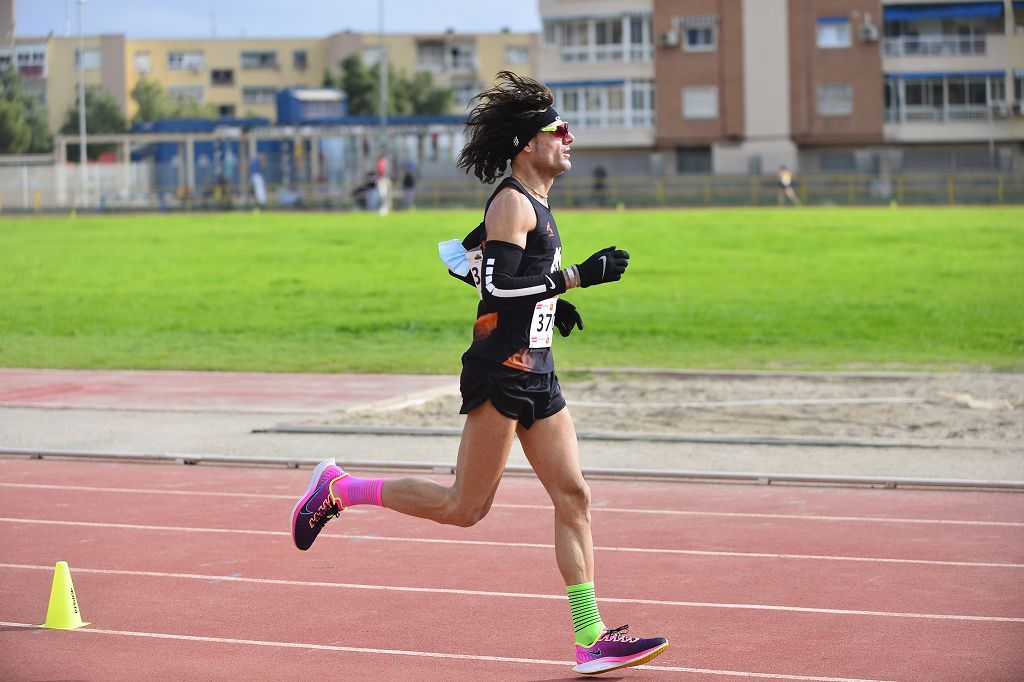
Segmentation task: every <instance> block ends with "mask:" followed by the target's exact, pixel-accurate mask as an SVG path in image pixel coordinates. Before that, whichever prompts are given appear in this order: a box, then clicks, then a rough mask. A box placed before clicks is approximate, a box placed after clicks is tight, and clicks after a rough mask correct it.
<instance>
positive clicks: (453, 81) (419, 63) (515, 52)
mask: <svg viewBox="0 0 1024 682" xmlns="http://www.w3.org/2000/svg"><path fill="white" fill-rule="evenodd" d="M349 35H352V34H349ZM357 40H358V47H357V48H355V49H349V51H348V52H347V53H345V54H346V56H347V54H351V53H352V52H354V51H356V50H358V52H359V53H360V54H361V55H362V58H363V62H364V63H365V64H367V65H371V64H376V63H377V61H378V60H379V59H380V36H378V35H377V34H372V33H368V34H361V35H359V36H358V38H357ZM536 44H537V36H536V35H535V34H532V33H512V32H510V31H501V32H498V33H486V34H467V33H456V32H455V31H446V32H444V33H421V34H401V33H399V34H394V33H389V34H385V36H384V45H385V47H386V50H387V57H388V63H389V64H390V65H391V66H392V67H394V68H395V69H397V70H399V71H404V72H406V73H408V74H412V73H417V72H427V73H430V74H431V75H432V76H433V78H434V82H435V83H438V84H439V85H443V86H445V87H450V88H453V89H454V90H455V106H454V108H453V111H452V113H463V112H464V111H466V107H467V106H468V105H469V102H470V100H471V99H472V98H473V97H474V96H475V95H476V94H477V93H479V92H480V91H481V90H483V89H484V88H486V87H487V86H488V84H490V83H491V82H492V81H493V79H494V76H495V74H497V73H498V72H499V71H502V70H510V71H514V72H516V73H519V74H522V75H525V76H529V75H533V73H534V71H535V65H534V53H535V51H536ZM337 54H338V56H339V57H341V54H342V53H341V51H337ZM341 58H343V57H341ZM337 61H340V59H336V62H335V63H337Z"/></svg>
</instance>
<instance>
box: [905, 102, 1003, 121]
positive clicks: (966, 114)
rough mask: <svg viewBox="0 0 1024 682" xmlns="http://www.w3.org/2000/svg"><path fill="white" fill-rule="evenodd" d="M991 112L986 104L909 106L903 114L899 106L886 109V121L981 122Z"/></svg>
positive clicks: (985, 119) (989, 115) (987, 117)
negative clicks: (944, 106)
mask: <svg viewBox="0 0 1024 682" xmlns="http://www.w3.org/2000/svg"><path fill="white" fill-rule="evenodd" d="M990 117H991V113H990V112H989V108H988V107H987V106H985V105H975V106H951V107H946V108H943V107H931V106H907V107H904V108H903V112H902V116H901V112H900V109H899V108H898V107H889V108H888V109H886V110H885V122H886V123H902V122H907V123H922V122H926V123H936V122H938V123H943V122H945V123H979V122H984V121H987V120H989V118H990Z"/></svg>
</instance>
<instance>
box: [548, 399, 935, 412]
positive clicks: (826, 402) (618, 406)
mask: <svg viewBox="0 0 1024 682" xmlns="http://www.w3.org/2000/svg"><path fill="white" fill-rule="evenodd" d="M568 402H569V406H570V407H595V408H607V409H613V410H622V409H631V408H632V409H659V408H664V409H672V408H677V409H680V408H692V409H701V408H715V407H763V406H767V407H775V406H794V405H796V406H830V405H920V404H923V403H926V402H928V400H927V399H925V398H767V399H760V400H705V401H689V402H658V401H653V402H644V401H638V402H631V403H618V402H608V401H599V400H598V401H594V400H570V401H568Z"/></svg>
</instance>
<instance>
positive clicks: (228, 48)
mask: <svg viewBox="0 0 1024 682" xmlns="http://www.w3.org/2000/svg"><path fill="white" fill-rule="evenodd" d="M115 38H116V39H120V40H123V45H124V48H123V53H124V54H123V55H121V58H120V61H119V63H111V62H117V61H118V60H116V59H111V58H109V57H110V53H109V49H108V52H107V54H106V55H105V56H107V58H106V59H105V60H104V61H103V63H102V65H101V68H100V69H93V70H88V71H87V72H86V84H87V85H97V86H99V85H101V84H102V83H103V82H104V81H106V82H108V83H110V82H118V83H120V82H123V83H124V92H121V93H111V94H112V95H114V96H115V98H117V99H119V100H121V101H123V102H124V103H125V112H124V113H125V116H126V118H127V119H128V120H131V118H132V116H134V115H135V113H136V111H137V108H138V107H137V106H136V104H135V101H134V100H133V99H131V96H130V93H131V91H132V89H133V88H134V87H135V85H136V84H137V83H138V81H139V80H140V78H142V77H148V78H151V79H154V80H156V81H157V82H159V83H160V84H161V85H162V86H163V88H164V90H165V91H166V90H167V89H168V88H169V87H172V86H200V87H202V88H203V102H205V103H210V104H214V105H217V106H222V105H234V107H235V114H236V116H239V117H242V116H247V115H249V114H252V115H256V116H263V117H266V118H269V119H271V120H274V118H275V116H276V107H275V105H274V104H265V105H259V104H246V103H244V102H243V101H242V89H243V88H244V87H247V86H250V87H258V86H265V87H272V88H274V89H275V90H281V89H284V88H288V87H297V86H309V87H318V86H319V85H321V83H322V82H323V74H324V69H325V67H327V66H328V64H327V60H328V52H329V48H330V45H331V43H330V41H331V40H332V38H324V39H313V38H311V39H198V40H173V39H171V40H135V39H131V38H128V39H124V37H123V36H107V37H106V38H103V37H100V36H91V37H86V38H85V48H86V50H99V49H100V47H101V43H103V41H104V40H106V41H107V42H106V45H107V46H108V48H109V47H110V45H111V42H110V41H111V39H115ZM359 38H360V40H359V41H349V42H351V43H352V48H351V49H356V50H358V51H359V52H360V54H366V53H367V52H368V51H370V50H372V49H374V48H375V46H376V45H377V35H376V34H373V33H367V34H361V35H360V36H359ZM445 39H450V40H460V41H463V40H464V41H472V42H473V43H474V45H475V48H476V55H477V69H476V70H475V72H467V71H457V72H446V71H443V70H442V71H436V72H434V76H435V81H436V82H437V83H439V84H441V85H452V84H453V83H455V82H462V83H466V82H468V81H471V80H472V81H475V83H476V84H478V85H480V86H486V85H487V84H488V83H490V82H491V81H492V80H493V78H494V74H495V73H497V72H498V71H500V70H502V69H510V70H513V71H515V72H517V73H520V74H523V75H531V74H532V73H533V72H534V71H535V65H534V59H533V54H534V50H535V41H536V39H535V37H534V36H533V34H530V33H488V34H442V33H431V34H388V35H387V36H386V37H385V40H386V41H387V45H388V55H389V56H388V58H389V61H390V63H391V65H392V66H393V67H394V68H395V69H396V70H398V71H403V72H405V73H406V74H407V75H412V74H413V73H415V71H416V45H417V41H419V40H445ZM512 45H515V46H522V47H526V48H527V49H528V51H529V54H530V59H529V61H528V62H527V63H526V64H515V65H512V64H508V63H506V62H505V56H506V49H507V48H508V47H509V46H512ZM77 46H78V41H77V38H50V39H49V41H48V50H47V62H48V63H47V71H48V77H47V87H46V91H47V93H46V97H47V106H48V109H49V122H50V127H51V129H53V130H55V131H56V130H57V129H58V128H59V127H60V126H61V124H62V123H63V121H64V119H65V117H66V116H67V111H68V109H69V107H71V106H72V105H73V104H74V102H75V101H76V99H75V98H76V97H77V91H76V87H77V82H78V81H77V77H78V76H77V71H76V69H75V68H74V59H75V50H76V49H77ZM295 50H305V51H306V58H307V67H306V69H304V70H297V69H295V68H294V65H293V52H294V51H295ZM118 51H119V52H120V46H118ZM245 51H263V52H265V51H276V53H277V68H276V69H243V68H242V52H245ZM139 52H148V53H149V69H150V70H149V73H148V75H146V76H143V75H141V74H139V73H138V72H137V70H136V61H135V57H136V54H137V53H139ZM171 52H202V54H203V58H204V63H203V68H202V70H200V71H198V72H191V71H188V70H172V69H168V67H167V55H168V53H171ZM329 66H330V69H331V71H332V72H334V73H338V71H339V66H338V64H336V63H335V64H330V65H329ZM214 69H231V70H233V72H234V83H233V84H232V85H213V84H212V72H213V70H214ZM112 70H116V71H112ZM104 73H106V74H107V77H106V78H104ZM454 109H455V111H453V112H452V113H459V111H461V107H459V106H458V105H456V107H455V108H454Z"/></svg>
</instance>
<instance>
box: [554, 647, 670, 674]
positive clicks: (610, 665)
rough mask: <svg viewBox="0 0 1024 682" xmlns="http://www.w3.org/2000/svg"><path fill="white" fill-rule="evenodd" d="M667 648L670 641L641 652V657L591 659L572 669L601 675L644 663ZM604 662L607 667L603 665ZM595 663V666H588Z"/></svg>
mask: <svg viewBox="0 0 1024 682" xmlns="http://www.w3.org/2000/svg"><path fill="white" fill-rule="evenodd" d="M665 649H668V642H665V643H664V644H660V645H658V646H656V647H655V648H653V649H649V650H648V651H647V652H646V653H644V654H641V655H640V657H639V658H633V659H630V660H628V661H614V662H612V661H601V660H597V661H591V662H590V663H581V664H580V665H577V666H575V667H574V668H573V669H572V671H573V672H576V673H580V674H581V675H600V674H601V673H607V672H611V671H612V670H619V669H621V668H632V667H633V666H635V665H643V664H644V663H647V662H648V661H650V660H652V659H654V658H657V657H658V656H660V655H661V654H663V653H665ZM602 663H603V664H605V665H607V667H604V666H602ZM592 664H593V667H591V668H588V667H587V666H590V665H592Z"/></svg>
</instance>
